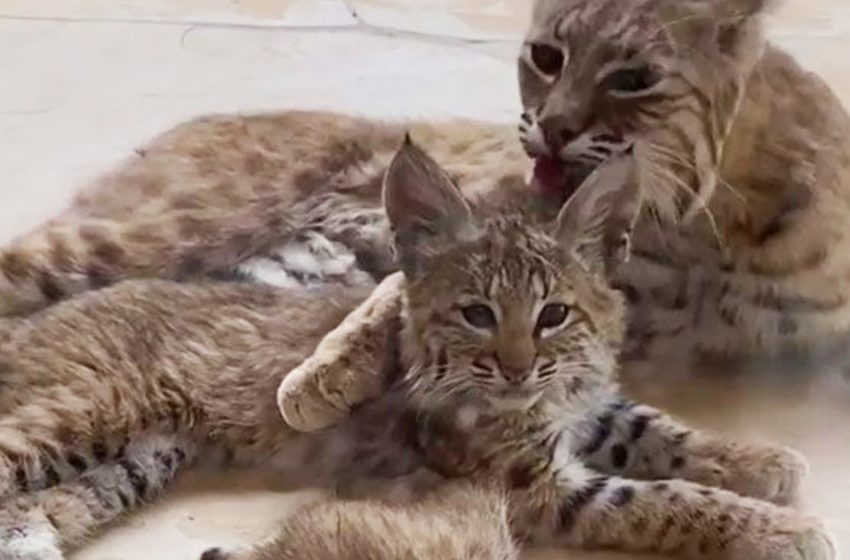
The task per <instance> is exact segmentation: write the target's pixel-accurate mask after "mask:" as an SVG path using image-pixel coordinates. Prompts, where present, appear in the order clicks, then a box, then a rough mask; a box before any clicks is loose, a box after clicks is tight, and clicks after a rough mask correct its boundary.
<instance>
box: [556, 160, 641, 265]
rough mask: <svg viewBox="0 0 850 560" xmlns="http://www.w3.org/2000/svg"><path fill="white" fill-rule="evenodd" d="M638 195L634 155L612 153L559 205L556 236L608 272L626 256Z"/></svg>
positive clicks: (638, 208)
mask: <svg viewBox="0 0 850 560" xmlns="http://www.w3.org/2000/svg"><path fill="white" fill-rule="evenodd" d="M641 202H642V196H641V188H640V180H639V177H638V173H637V167H636V164H635V158H634V156H633V155H632V154H626V155H621V156H616V157H614V158H612V159H611V160H610V161H608V162H607V163H605V164H603V165H602V166H600V167H599V168H598V169H596V170H595V171H594V172H593V173H592V174H591V175H590V176H589V177H588V178H587V179H586V180H585V181H584V183H582V185H581V186H580V187H579V188H578V189H577V190H576V192H575V194H573V196H572V197H570V199H569V200H568V201H567V203H566V204H565V205H564V207H563V208H562V209H561V213H560V214H559V215H558V219H557V222H556V230H555V232H556V236H557V238H558V240H559V241H560V242H561V243H562V245H563V246H564V247H565V248H566V249H567V250H568V251H570V252H572V253H573V254H574V255H575V256H576V257H577V258H578V259H579V260H580V261H581V262H583V263H584V264H585V265H587V267H588V268H590V269H591V270H593V271H594V272H597V273H600V274H604V275H610V274H613V271H614V270H616V268H617V267H618V266H619V265H620V264H622V263H623V262H625V261H627V260H628V258H629V251H630V247H631V245H630V242H631V234H632V230H633V229H634V225H635V222H636V221H637V219H638V215H639V214H640V208H641Z"/></svg>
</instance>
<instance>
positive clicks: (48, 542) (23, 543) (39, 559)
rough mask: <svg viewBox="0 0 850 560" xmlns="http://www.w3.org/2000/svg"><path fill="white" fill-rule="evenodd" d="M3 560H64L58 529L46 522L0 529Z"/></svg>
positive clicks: (0, 547) (0, 546)
mask: <svg viewBox="0 0 850 560" xmlns="http://www.w3.org/2000/svg"><path fill="white" fill-rule="evenodd" d="M0 534H2V535H3V536H2V540H0V558H2V559H3V560H62V558H63V557H62V552H61V551H60V550H59V541H58V538H57V535H56V531H55V530H54V529H53V528H52V527H50V526H49V525H47V524H46V523H33V524H29V523H27V524H22V526H21V527H20V528H18V527H11V528H3V529H0Z"/></svg>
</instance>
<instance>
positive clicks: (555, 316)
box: [535, 303, 570, 333]
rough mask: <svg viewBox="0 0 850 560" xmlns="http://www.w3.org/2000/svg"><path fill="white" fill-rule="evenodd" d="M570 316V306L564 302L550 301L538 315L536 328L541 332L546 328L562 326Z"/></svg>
mask: <svg viewBox="0 0 850 560" xmlns="http://www.w3.org/2000/svg"><path fill="white" fill-rule="evenodd" d="M569 316H570V308H569V307H567V306H566V305H564V304H563V303H550V304H548V305H546V306H545V307H543V309H542V310H541V311H540V315H538V316H537V325H536V328H535V330H536V331H537V332H538V333H539V332H542V331H543V330H546V329H554V328H557V327H560V326H561V325H563V324H564V322H566V320H567V318H568V317H569Z"/></svg>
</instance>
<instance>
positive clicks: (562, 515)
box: [558, 476, 609, 532]
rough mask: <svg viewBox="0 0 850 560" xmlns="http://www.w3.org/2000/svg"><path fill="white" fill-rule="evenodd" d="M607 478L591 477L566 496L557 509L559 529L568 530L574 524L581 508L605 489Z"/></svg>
mask: <svg viewBox="0 0 850 560" xmlns="http://www.w3.org/2000/svg"><path fill="white" fill-rule="evenodd" d="M608 480H609V478H608V477H607V476H597V477H594V478H591V479H590V480H588V481H587V483H585V485H584V486H582V487H581V488H577V489H576V490H575V491H574V492H572V493H571V494H570V495H569V496H567V497H566V498H565V499H564V501H563V503H562V504H561V506H560V508H559V509H558V521H559V522H560V524H561V530H563V531H564V532H569V531H570V530H572V528H573V527H574V526H575V524H576V519H578V516H579V514H580V513H581V510H583V509H584V508H585V507H586V506H587V505H588V504H589V503H590V502H592V501H593V499H594V498H595V497H596V496H597V495H599V493H600V492H602V491H603V490H604V489H605V486H607V484H608Z"/></svg>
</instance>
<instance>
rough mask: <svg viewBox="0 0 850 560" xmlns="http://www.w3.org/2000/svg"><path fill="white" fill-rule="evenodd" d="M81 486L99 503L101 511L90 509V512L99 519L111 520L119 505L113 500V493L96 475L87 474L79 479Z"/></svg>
mask: <svg viewBox="0 0 850 560" xmlns="http://www.w3.org/2000/svg"><path fill="white" fill-rule="evenodd" d="M79 484H80V485H81V486H83V487H84V488H86V489H87V490H88V491H89V493H90V494H91V495H92V497H93V498H94V499H95V500H96V501H97V504H98V506H99V509H97V510H94V509H92V508H91V507H89V508H88V509H89V512H90V513H91V514H92V516H93V517H95V518H97V519H109V518H110V517H111V512H112V511H113V510H114V509H115V508H116V506H117V504H115V502H114V501H113V499H112V492H111V491H110V490H109V489H108V488H105V487H104V486H103V485H102V484H101V482H100V480H99V478H98V476H97V475H96V474H86V475H83V476H81V477H80V478H79Z"/></svg>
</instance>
